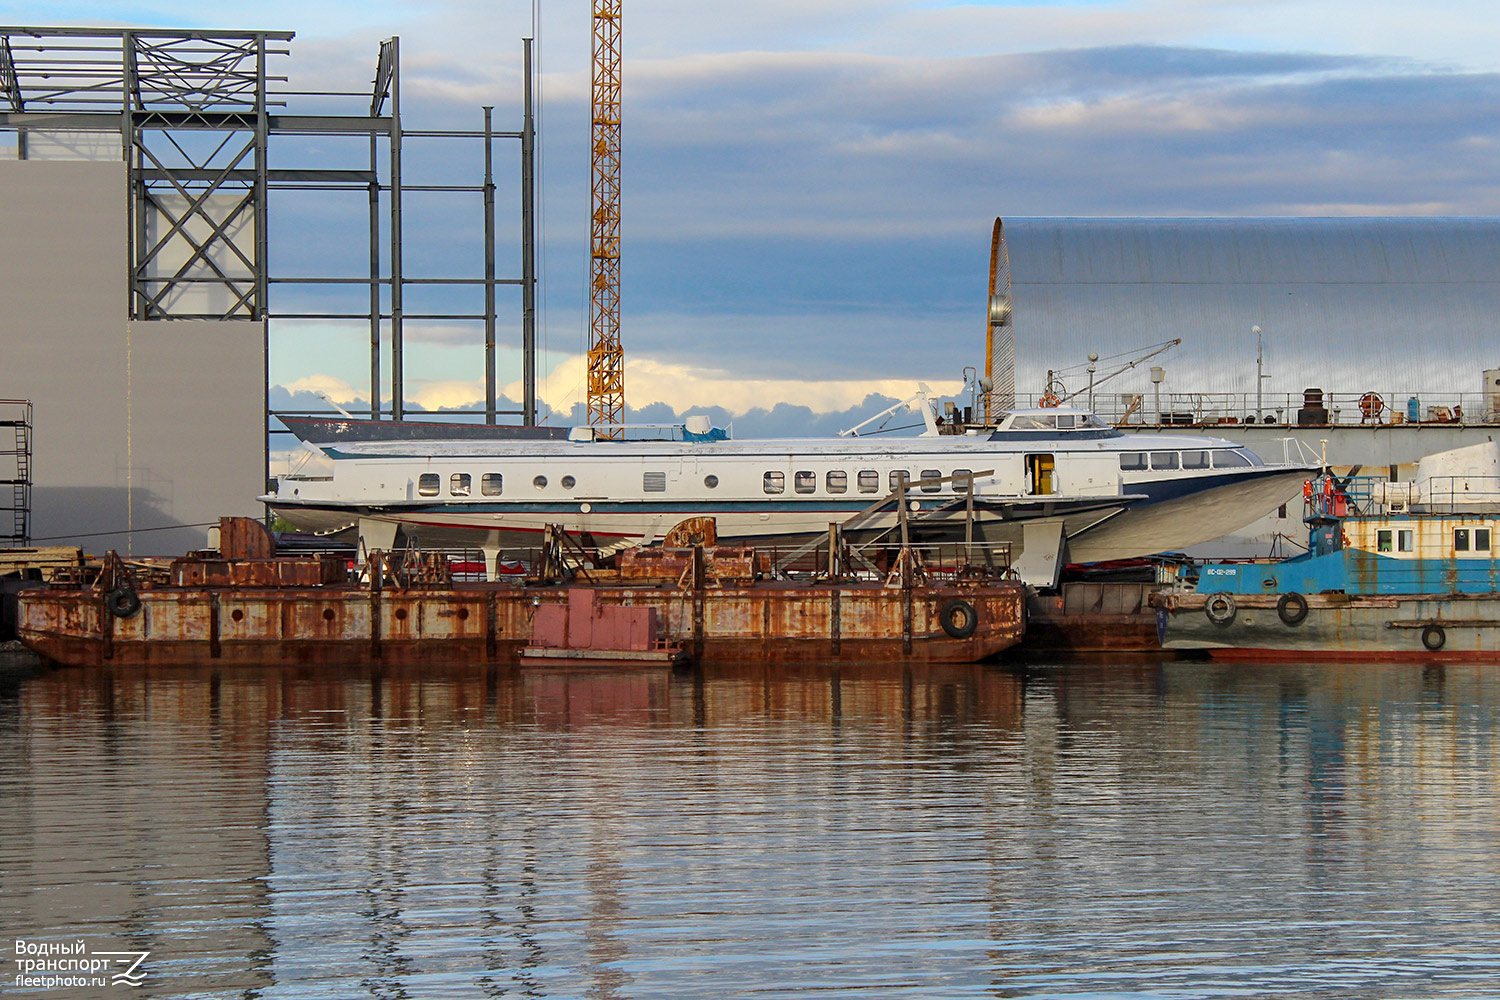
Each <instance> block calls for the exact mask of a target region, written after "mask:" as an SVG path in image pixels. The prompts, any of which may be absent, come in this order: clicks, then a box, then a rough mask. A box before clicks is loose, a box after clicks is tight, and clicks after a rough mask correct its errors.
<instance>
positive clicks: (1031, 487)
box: [1026, 455, 1057, 496]
mask: <svg viewBox="0 0 1500 1000" xmlns="http://www.w3.org/2000/svg"><path fill="white" fill-rule="evenodd" d="M1056 468H1057V462H1056V460H1055V459H1054V458H1053V456H1052V455H1027V456H1026V492H1027V493H1028V494H1030V495H1031V496H1051V495H1052V494H1053V493H1054V492H1056V484H1055V482H1054V478H1055V477H1054V472H1055V470H1056Z"/></svg>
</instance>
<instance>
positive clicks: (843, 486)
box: [762, 469, 971, 493]
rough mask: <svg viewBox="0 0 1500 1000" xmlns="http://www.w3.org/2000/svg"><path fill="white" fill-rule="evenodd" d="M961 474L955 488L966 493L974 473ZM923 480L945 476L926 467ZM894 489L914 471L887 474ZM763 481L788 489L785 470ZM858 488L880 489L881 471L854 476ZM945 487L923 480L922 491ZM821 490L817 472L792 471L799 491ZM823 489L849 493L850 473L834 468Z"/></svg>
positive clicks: (782, 490) (956, 472) (956, 471)
mask: <svg viewBox="0 0 1500 1000" xmlns="http://www.w3.org/2000/svg"><path fill="white" fill-rule="evenodd" d="M952 474H953V475H954V476H955V477H958V478H956V479H955V480H954V482H953V488H954V489H955V490H956V491H958V492H959V493H965V492H967V491H968V489H969V484H968V481H967V480H966V479H965V478H963V477H965V476H969V475H971V472H970V470H968V469H954V470H953V473H952ZM917 478H918V479H920V480H935V479H941V478H943V473H942V470H941V469H923V470H922V471H921V472H920V473H918V475H917ZM887 479H888V482H889V484H890V488H891V489H892V490H897V489H900V488H901V485H902V484H903V483H909V482H911V481H912V478H911V473H909V472H907V471H906V470H905V469H895V470H892V472H891V473H890V475H889V476H888V477H887ZM762 484H763V486H764V489H765V491H766V492H767V493H785V492H786V473H784V472H767V473H766V474H765V476H764V477H763V480H762ZM855 487H856V489H858V491H859V492H860V493H879V492H880V473H878V472H876V471H875V470H874V469H863V470H861V471H860V472H859V473H858V475H857V476H856V478H855ZM942 488H943V486H942V484H941V483H937V482H925V481H924V482H923V483H922V485H921V490H922V492H923V493H937V492H938V491H940V490H941V489H942ZM817 489H818V474H817V473H816V472H794V473H792V490H793V491H794V492H797V493H816V492H817ZM823 489H824V491H825V492H828V493H848V492H849V473H847V472H841V471H835V472H830V473H828V474H827V475H826V476H825V477H824V479H823Z"/></svg>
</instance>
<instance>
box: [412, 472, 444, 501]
mask: <svg viewBox="0 0 1500 1000" xmlns="http://www.w3.org/2000/svg"><path fill="white" fill-rule="evenodd" d="M442 488H443V479H442V477H441V476H439V475H438V474H437V473H436V472H424V473H422V474H421V475H420V476H418V477H417V496H419V497H435V496H437V495H438V490H440V489H442Z"/></svg>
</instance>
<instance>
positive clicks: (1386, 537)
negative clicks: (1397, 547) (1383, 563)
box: [1375, 528, 1391, 552]
mask: <svg viewBox="0 0 1500 1000" xmlns="http://www.w3.org/2000/svg"><path fill="white" fill-rule="evenodd" d="M1375 551H1376V552H1389V551H1391V533H1390V532H1389V531H1388V530H1386V529H1384V528H1382V529H1380V530H1379V531H1377V532H1375Z"/></svg>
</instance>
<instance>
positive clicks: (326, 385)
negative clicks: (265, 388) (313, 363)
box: [282, 374, 370, 405]
mask: <svg viewBox="0 0 1500 1000" xmlns="http://www.w3.org/2000/svg"><path fill="white" fill-rule="evenodd" d="M282 388H284V389H286V390H287V392H290V393H299V392H307V393H312V394H313V395H315V396H324V397H326V398H328V399H331V400H333V401H334V402H335V403H341V404H347V403H359V402H363V403H365V404H366V405H368V404H369V400H370V393H369V391H368V390H366V389H356V388H355V387H354V386H353V385H351V384H350V383H349V381H348V380H347V379H344V378H341V377H340V376H337V375H325V374H313V375H304V376H303V377H301V378H298V379H293V380H292V381H290V382H286V383H284V384H283V385H282Z"/></svg>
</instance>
